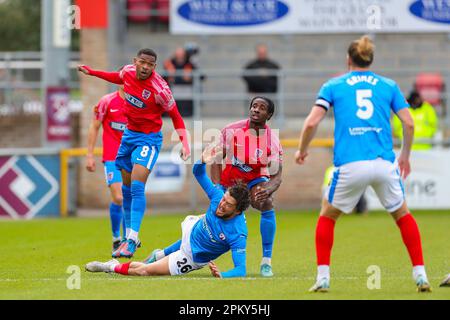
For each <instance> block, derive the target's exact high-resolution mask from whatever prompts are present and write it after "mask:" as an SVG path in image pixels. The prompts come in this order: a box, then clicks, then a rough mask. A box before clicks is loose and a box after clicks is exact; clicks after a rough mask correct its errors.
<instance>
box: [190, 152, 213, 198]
mask: <svg viewBox="0 0 450 320" xmlns="http://www.w3.org/2000/svg"><path fill="white" fill-rule="evenodd" d="M192 173H193V174H194V176H195V178H196V179H197V181H198V183H199V184H200V186H201V187H202V189H203V191H205V193H206V194H207V196H208V198H209V199H212V197H213V196H214V194H215V190H216V189H215V187H214V184H213V183H212V181H211V179H210V178H209V177H208V175H207V174H206V164H205V163H204V162H201V161H197V162H196V163H195V164H194V167H193V168H192Z"/></svg>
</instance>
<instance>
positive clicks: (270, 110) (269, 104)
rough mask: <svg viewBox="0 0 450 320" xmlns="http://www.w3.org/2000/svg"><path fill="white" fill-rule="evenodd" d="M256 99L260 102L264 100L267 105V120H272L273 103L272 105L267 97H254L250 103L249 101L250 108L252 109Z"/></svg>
mask: <svg viewBox="0 0 450 320" xmlns="http://www.w3.org/2000/svg"><path fill="white" fill-rule="evenodd" d="M256 99H262V100H264V101H265V102H266V103H267V109H268V112H269V114H270V116H269V119H270V118H272V116H273V114H274V113H275V103H273V101H272V100H271V99H269V98H267V97H264V96H256V97H254V98H253V99H252V101H250V108H251V107H252V105H253V102H254V101H255V100H256Z"/></svg>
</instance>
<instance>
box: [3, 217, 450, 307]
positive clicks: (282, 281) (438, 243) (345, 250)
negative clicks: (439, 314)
mask: <svg viewBox="0 0 450 320" xmlns="http://www.w3.org/2000/svg"><path fill="white" fill-rule="evenodd" d="M415 217H416V219H417V221H418V224H419V227H420V229H421V233H422V240H423V247H424V255H425V261H426V265H427V271H428V276H429V279H430V282H431V284H432V286H433V292H432V293H431V294H427V293H425V294H424V293H421V294H419V293H417V292H416V291H415V286H414V282H413V280H412V277H411V266H410V262H409V258H408V255H407V252H406V249H405V247H404V246H403V243H402V240H401V237H400V233H399V230H398V228H397V226H396V225H395V223H394V222H393V220H392V219H391V218H390V217H389V216H388V214H386V213H380V212H378V213H376V212H375V213H370V214H369V215H368V216H355V215H350V216H344V217H342V218H341V219H340V220H339V221H338V223H337V225H336V230H335V242H334V250H333V255H332V269H331V272H332V280H331V291H330V292H329V293H327V294H323V293H308V292H307V291H308V288H309V287H310V286H311V285H312V284H313V282H314V278H315V271H316V267H315V252H314V230H315V224H316V221H317V212H313V211H309V212H308V211H302V212H299V211H296V212H294V211H285V212H279V213H278V214H277V235H276V242H275V247H274V256H273V267H274V273H275V276H274V277H273V278H271V279H265V278H261V277H260V276H259V263H260V254H261V244H260V235H259V216H258V213H256V212H249V213H247V222H248V229H249V238H248V249H247V252H248V256H247V278H241V279H215V278H212V277H211V276H210V273H209V270H208V269H207V268H205V269H202V270H199V271H196V272H192V273H190V274H188V275H186V276H181V277H155V278H151V277H147V278H138V277H124V276H120V275H111V274H104V273H98V274H90V273H87V272H85V271H84V265H85V264H86V263H87V262H89V261H91V260H100V261H106V260H109V259H110V256H109V254H110V231H109V219H108V218H107V217H106V211H105V218H92V219H86V218H84V219H82V218H68V219H38V220H33V221H25V222H17V221H0V234H1V235H2V245H1V253H2V259H1V260H0V299H164V300H165V299H194V300H196V299H230V300H234V299H236V300H237V299H257V300H259V299H264V300H266V299H276V300H278V299H280V300H286V299H294V300H297V299H316V300H318V299H448V300H450V288H440V287H439V282H440V280H441V279H443V277H444V276H445V275H446V274H448V273H449V272H450V251H449V243H450V234H449V231H450V228H449V227H450V212H449V211H431V212H416V213H415ZM183 218H184V215H170V216H163V215H158V216H146V217H145V219H144V223H143V225H142V231H141V240H142V242H143V247H142V248H141V249H139V250H138V251H137V253H136V256H135V259H142V258H144V257H145V256H146V255H147V254H148V253H149V252H150V251H151V250H152V249H154V248H157V247H158V248H160V247H164V246H165V245H167V244H170V243H172V242H173V241H175V240H177V239H178V238H179V237H180V233H181V231H180V223H181V221H182V220H183ZM124 261H125V260H124ZM216 263H217V264H218V266H219V268H220V269H221V270H222V271H225V270H227V269H229V268H230V267H231V266H232V261H231V256H230V254H229V253H228V254H226V255H224V256H222V257H220V259H218V260H217V261H216ZM71 265H75V266H79V267H80V268H81V282H80V283H81V288H80V289H73V290H69V289H68V288H67V279H68V277H69V276H70V274H69V273H67V269H68V267H69V266H71ZM371 265H376V266H378V267H379V268H380V270H381V288H380V289H374V290H369V289H368V288H367V281H368V277H370V274H368V273H367V268H368V267H369V266H371Z"/></svg>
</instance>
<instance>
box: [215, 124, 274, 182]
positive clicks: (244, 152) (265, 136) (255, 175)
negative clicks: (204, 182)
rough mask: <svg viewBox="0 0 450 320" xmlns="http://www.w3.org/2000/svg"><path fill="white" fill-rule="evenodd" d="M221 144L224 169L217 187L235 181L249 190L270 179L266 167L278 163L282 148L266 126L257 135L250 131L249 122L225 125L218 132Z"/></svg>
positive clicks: (272, 132) (252, 130)
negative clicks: (224, 153)
mask: <svg viewBox="0 0 450 320" xmlns="http://www.w3.org/2000/svg"><path fill="white" fill-rule="evenodd" d="M221 140H222V141H221V142H222V144H223V145H224V148H225V150H226V162H225V163H226V166H225V169H224V170H223V171H222V175H221V179H220V184H221V185H222V186H224V187H230V186H231V185H233V184H235V183H236V182H237V181H241V182H244V183H246V184H247V185H248V186H249V189H251V187H253V186H254V185H256V184H257V183H259V182H261V181H268V180H269V177H270V175H271V174H270V171H269V164H271V163H272V165H273V164H281V162H282V158H283V149H282V147H281V144H280V140H279V138H278V136H277V135H276V134H275V132H274V131H273V130H271V129H270V127H269V126H268V125H266V126H265V127H264V129H261V130H259V135H258V134H257V132H256V131H255V130H254V129H251V128H250V120H241V121H237V122H234V123H231V124H229V125H228V126H226V127H225V128H224V129H223V130H222V138H221Z"/></svg>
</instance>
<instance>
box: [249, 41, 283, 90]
mask: <svg viewBox="0 0 450 320" xmlns="http://www.w3.org/2000/svg"><path fill="white" fill-rule="evenodd" d="M256 55H257V57H256V59H255V60H252V61H250V62H249V63H248V64H247V66H246V67H245V70H246V71H247V70H250V71H255V70H258V71H259V72H258V75H244V77H243V78H244V80H245V82H246V83H247V91H248V93H251V94H257V93H258V94H261V93H264V94H270V93H276V92H277V90H278V83H277V82H278V81H277V76H276V75H271V73H274V72H275V71H276V70H278V69H280V67H279V66H278V64H277V63H276V62H274V61H272V60H270V59H269V58H268V52H267V46H266V45H265V44H259V45H258V46H257V47H256Z"/></svg>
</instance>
